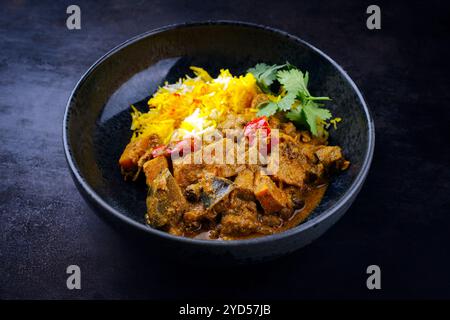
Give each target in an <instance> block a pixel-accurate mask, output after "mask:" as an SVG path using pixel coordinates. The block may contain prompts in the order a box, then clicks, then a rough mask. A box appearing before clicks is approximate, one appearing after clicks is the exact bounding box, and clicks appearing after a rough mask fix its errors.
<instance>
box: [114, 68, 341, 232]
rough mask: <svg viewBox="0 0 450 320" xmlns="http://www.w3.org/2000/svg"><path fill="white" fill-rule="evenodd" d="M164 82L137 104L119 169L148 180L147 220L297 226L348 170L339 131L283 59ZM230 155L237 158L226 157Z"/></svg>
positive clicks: (265, 228)
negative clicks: (336, 140)
mask: <svg viewBox="0 0 450 320" xmlns="http://www.w3.org/2000/svg"><path fill="white" fill-rule="evenodd" d="M191 69H192V71H193V72H194V74H195V76H194V77H190V76H188V75H187V76H186V77H185V78H183V79H180V81H179V82H177V83H175V84H168V83H166V84H165V85H164V86H162V87H160V88H159V89H158V91H157V92H156V93H155V94H154V95H153V96H152V97H151V98H150V100H149V102H148V104H149V110H148V112H146V113H142V112H139V111H138V110H136V109H135V108H134V107H133V111H132V128H131V129H132V130H133V135H132V138H131V141H130V143H129V144H128V145H127V146H126V147H125V150H124V151H123V153H122V155H121V157H120V159H119V165H120V168H121V170H122V174H123V175H124V177H125V179H127V180H133V181H134V180H137V179H139V177H143V178H145V181H146V184H147V186H148V194H147V200H146V202H147V213H146V214H145V219H146V222H147V223H148V224H149V225H150V226H151V227H154V228H157V229H160V230H164V231H166V232H169V233H171V234H173V235H178V236H186V237H193V238H198V239H223V240H233V239H245V238H250V237H257V236H263V235H269V234H273V233H277V232H281V231H284V230H287V229H289V228H292V227H295V226H296V225H298V224H300V223H301V222H302V221H304V220H305V219H306V218H307V217H308V215H309V214H310V213H311V212H312V211H313V210H314V208H315V207H316V206H317V205H318V204H319V203H320V201H321V199H322V197H323V195H324V193H325V191H326V188H327V185H328V183H329V181H330V179H331V177H332V175H334V174H336V173H338V172H340V171H342V170H345V169H347V168H348V166H349V164H350V163H349V161H347V160H346V159H345V158H344V156H343V154H342V150H341V148H340V147H339V146H330V145H328V128H329V127H330V125H332V126H334V127H336V123H338V122H339V121H341V119H339V118H332V116H331V113H330V111H329V110H328V109H325V108H324V106H323V104H322V103H324V102H325V101H327V100H329V98H328V97H314V96H312V95H311V94H310V92H309V90H308V88H307V86H308V80H309V75H308V73H307V72H306V73H303V72H302V71H300V70H299V69H298V68H296V67H294V66H292V65H290V64H288V63H286V64H284V65H273V66H270V65H266V64H258V65H256V66H255V67H254V68H251V69H249V70H248V72H247V73H246V74H245V75H241V76H233V75H231V73H230V72H229V71H228V70H221V71H220V73H219V75H218V76H217V77H216V78H213V77H211V76H210V75H209V74H208V73H207V72H206V71H205V70H203V69H201V68H198V67H191ZM230 159H231V161H229V160H230Z"/></svg>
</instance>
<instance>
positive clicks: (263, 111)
mask: <svg viewBox="0 0 450 320" xmlns="http://www.w3.org/2000/svg"><path fill="white" fill-rule="evenodd" d="M277 111H278V105H277V104H276V103H275V102H269V103H266V104H264V105H262V107H261V108H260V109H259V110H258V112H257V113H256V116H257V117H262V116H266V117H270V116H273V115H274V114H275V113H276V112H277Z"/></svg>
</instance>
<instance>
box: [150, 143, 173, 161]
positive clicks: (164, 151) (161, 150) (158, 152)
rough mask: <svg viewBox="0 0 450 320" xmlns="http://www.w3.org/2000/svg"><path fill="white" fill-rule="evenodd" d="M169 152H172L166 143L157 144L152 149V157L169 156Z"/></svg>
mask: <svg viewBox="0 0 450 320" xmlns="http://www.w3.org/2000/svg"><path fill="white" fill-rule="evenodd" d="M169 154H170V150H169V148H168V147H167V146H166V145H164V144H163V145H160V146H157V147H155V148H153V150H152V157H153V158H156V157H159V156H167V155H169Z"/></svg>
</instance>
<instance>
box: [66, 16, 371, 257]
mask: <svg viewBox="0 0 450 320" xmlns="http://www.w3.org/2000/svg"><path fill="white" fill-rule="evenodd" d="M286 61H289V62H290V63H292V64H294V65H296V66H298V67H299V68H300V69H302V70H307V71H309V72H310V74H311V77H310V78H311V79H310V88H311V91H312V92H314V94H316V95H327V96H330V97H332V98H333V101H332V102H331V103H329V104H328V107H329V108H330V109H331V110H332V112H333V114H334V115H336V116H339V117H341V118H343V119H344V121H343V122H342V123H340V125H339V129H338V130H337V131H334V130H331V143H332V144H338V145H340V146H342V148H343V150H344V153H345V156H346V157H347V158H348V159H349V160H350V161H351V163H352V164H351V166H350V168H349V170H347V171H346V172H344V173H343V174H341V175H339V176H337V177H335V178H334V179H333V181H332V183H331V185H330V187H329V189H328V190H327V192H326V195H325V197H324V199H323V200H322V202H321V204H320V205H319V206H318V207H317V208H316V209H315V210H314V212H313V214H312V215H311V216H310V218H309V219H308V220H307V221H306V222H304V223H303V224H301V225H299V226H297V227H295V228H293V229H291V230H288V231H286V232H283V233H279V234H275V235H270V236H265V237H260V238H255V239H251V240H239V241H208V240H195V239H189V238H183V237H177V236H173V235H170V234H168V233H165V232H162V231H159V230H156V229H153V228H151V227H149V226H147V225H146V224H145V222H144V213H145V211H146V207H145V197H146V187H145V185H144V184H133V183H128V182H125V181H124V180H123V178H122V176H121V174H120V170H119V168H118V165H117V161H118V159H119V156H120V153H121V151H122V150H123V148H124V146H125V145H126V144H127V142H128V140H129V138H130V135H131V131H130V123H131V119H130V105H131V104H134V103H137V105H138V106H139V105H141V104H143V105H145V102H146V100H147V99H148V97H149V96H150V95H151V94H152V93H153V92H154V91H155V90H156V89H157V87H158V86H159V85H161V84H162V83H163V82H164V81H169V82H173V81H176V80H177V79H178V78H179V77H181V76H184V74H186V73H187V72H188V67H189V66H191V65H196V66H202V67H204V68H206V69H207V70H208V71H210V72H211V73H212V74H214V75H216V74H217V72H218V71H219V69H220V68H224V67H225V68H229V69H230V71H231V72H232V73H233V74H239V73H243V72H245V70H247V68H249V67H251V66H253V65H255V64H256V63H258V62H266V63H284V62H286ZM142 102H143V103H142ZM374 139H375V137H374V126H373V122H372V118H371V116H370V113H369V110H368V108H367V105H366V103H365V102H364V99H363V97H362V95H361V93H360V91H359V90H358V88H357V87H356V85H355V84H354V82H353V81H352V80H351V79H350V78H349V76H348V75H347V74H346V73H345V72H344V70H342V68H341V67H340V66H339V65H338V64H336V62H334V61H333V60H331V59H330V58H329V57H328V56H327V55H325V54H324V53H323V52H321V51H320V50H318V49H316V48H315V47H313V46H311V45H310V44H308V43H306V42H304V41H302V40H301V39H299V38H297V37H295V36H292V35H290V34H287V33H285V32H282V31H279V30H274V29H272V28H267V27H262V26H257V25H253V24H247V23H236V22H224V21H221V22H207V23H194V24H182V25H174V26H169V27H164V28H161V29H158V30H155V31H150V32H147V33H144V34H142V35H139V36H137V37H135V38H133V39H131V40H129V41H127V42H125V43H123V44H121V45H119V46H118V47H116V48H114V49H113V50H111V51H110V52H108V53H107V54H106V55H104V56H103V57H102V58H100V60H98V61H97V62H96V63H95V64H94V65H93V66H92V67H91V68H90V69H89V70H88V71H87V72H86V74H85V75H84V76H83V77H82V78H81V80H80V81H79V82H78V84H77V86H76V87H75V89H74V91H73V92H72V95H71V97H70V99H69V101H68V104H67V110H66V114H65V117H64V128H63V140H64V150H65V154H66V157H67V161H68V164H69V168H70V171H71V173H72V176H73V178H74V181H75V183H76V185H77V187H78V189H79V190H80V192H81V194H82V195H83V196H84V198H85V199H86V200H87V202H88V203H89V204H91V205H92V206H93V207H94V209H95V211H96V212H97V213H98V214H100V216H101V217H103V218H105V219H107V220H108V221H110V222H113V224H114V225H115V226H117V227H118V228H119V230H120V232H123V233H130V232H131V233H132V234H135V235H139V236H142V238H143V239H145V240H146V241H147V242H146V245H148V247H149V250H148V251H147V252H143V254H151V252H154V251H157V250H159V251H163V252H166V253H168V254H169V255H172V256H181V257H182V259H184V260H186V261H190V262H192V261H210V262H211V261H216V262H217V263H219V262H220V261H225V262H241V263H245V262H255V261H262V260H267V259H271V258H275V257H278V256H281V255H283V254H286V253H289V252H292V251H294V250H296V249H299V248H301V247H303V246H305V245H307V244H308V243H310V242H311V241H313V240H315V239H316V238H318V237H319V236H320V235H321V234H323V233H324V232H325V231H326V230H327V229H328V228H329V227H330V226H332V225H333V224H334V223H335V222H336V221H337V220H338V219H339V218H340V217H341V216H342V215H343V214H344V213H345V212H346V210H347V209H348V208H349V206H350V204H351V203H352V202H353V200H354V199H355V197H356V195H357V194H358V192H359V190H360V189H361V186H362V184H363V182H364V179H365V177H366V175H367V172H368V170H369V166H370V162H371V159H372V154H373V149H374Z"/></svg>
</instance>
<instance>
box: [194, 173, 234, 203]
mask: <svg viewBox="0 0 450 320" xmlns="http://www.w3.org/2000/svg"><path fill="white" fill-rule="evenodd" d="M202 184H203V188H202V192H201V195H200V200H201V201H202V203H203V206H204V207H205V209H212V208H213V207H214V206H215V205H216V204H217V203H219V202H220V201H221V200H222V199H224V198H225V197H226V196H228V194H230V192H231V191H233V189H234V184H233V182H232V181H231V180H228V179H225V178H220V177H216V176H213V175H207V176H206V177H205V179H204V180H203V181H202Z"/></svg>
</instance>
